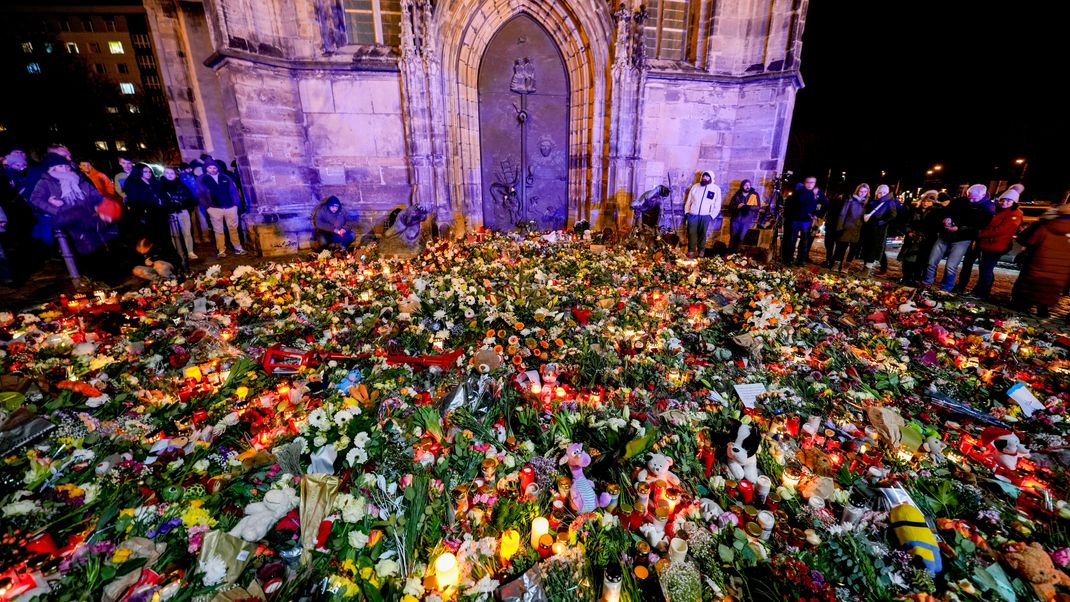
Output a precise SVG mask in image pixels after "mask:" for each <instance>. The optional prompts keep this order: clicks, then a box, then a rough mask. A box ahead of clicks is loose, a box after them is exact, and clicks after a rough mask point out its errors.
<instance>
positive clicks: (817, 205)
mask: <svg viewBox="0 0 1070 602" xmlns="http://www.w3.org/2000/svg"><path fill="white" fill-rule="evenodd" d="M827 205H828V199H826V198H825V193H823V192H821V190H820V189H819V188H818V187H817V178H815V177H813V176H810V177H808V178H806V179H805V180H803V187H802V188H801V189H799V190H796V191H795V194H793V195H791V196H790V197H788V198H787V200H786V201H785V202H784V242H783V244H782V245H781V249H780V258H781V260H782V261H783V262H784V265H791V264H792V261H793V260H794V259H795V257H796V245H798V259H797V260H796V264H797V265H800V266H802V265H806V264H807V263H808V262H809V261H810V226H812V225H813V223H814V219H815V218H816V217H817V216H818V215H820V214H821V213H822V212H823V211H824V209H825V207H826V206H827Z"/></svg>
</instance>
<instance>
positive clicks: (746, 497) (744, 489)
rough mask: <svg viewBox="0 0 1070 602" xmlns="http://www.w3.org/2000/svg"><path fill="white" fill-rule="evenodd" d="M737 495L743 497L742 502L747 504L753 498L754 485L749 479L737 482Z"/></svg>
mask: <svg viewBox="0 0 1070 602" xmlns="http://www.w3.org/2000/svg"><path fill="white" fill-rule="evenodd" d="M739 495H740V497H741V498H742V499H743V503H744V504H749V503H751V501H753V500H754V485H752V484H751V482H750V481H746V480H744V481H740V482H739Z"/></svg>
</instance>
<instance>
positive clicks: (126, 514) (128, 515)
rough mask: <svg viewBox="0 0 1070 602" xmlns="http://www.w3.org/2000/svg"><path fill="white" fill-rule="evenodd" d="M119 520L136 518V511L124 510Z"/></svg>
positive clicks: (121, 511)
mask: <svg viewBox="0 0 1070 602" xmlns="http://www.w3.org/2000/svg"><path fill="white" fill-rule="evenodd" d="M119 518H134V509H133V508H123V509H122V510H120V511H119Z"/></svg>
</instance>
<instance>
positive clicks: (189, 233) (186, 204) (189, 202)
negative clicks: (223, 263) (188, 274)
mask: <svg viewBox="0 0 1070 602" xmlns="http://www.w3.org/2000/svg"><path fill="white" fill-rule="evenodd" d="M160 195H161V196H162V197H163V199H164V202H165V204H166V206H167V210H168V211H169V212H170V214H171V216H173V217H174V218H175V219H177V220H178V229H179V232H180V234H181V236H182V242H183V243H184V244H185V245H186V256H187V257H189V258H190V259H197V258H198V257H197V254H196V253H194V252H193V229H192V222H191V220H190V212H191V211H196V210H197V207H198V204H197V198H196V197H194V196H193V192H192V191H190V189H189V187H188V186H186V183H185V182H183V181H182V179H181V178H180V177H179V176H178V171H176V170H175V168H173V167H165V168H164V170H163V177H162V178H160Z"/></svg>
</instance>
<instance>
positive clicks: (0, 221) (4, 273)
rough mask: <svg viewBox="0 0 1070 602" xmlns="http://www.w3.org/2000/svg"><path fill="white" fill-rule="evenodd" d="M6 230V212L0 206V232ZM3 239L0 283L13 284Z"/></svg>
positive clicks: (0, 253) (0, 250)
mask: <svg viewBox="0 0 1070 602" xmlns="http://www.w3.org/2000/svg"><path fill="white" fill-rule="evenodd" d="M6 232H7V214H6V213H4V208H3V207H0V234H4V233H6ZM2 243H3V241H2V240H0V285H3V286H9V285H11V284H14V280H12V272H11V264H10V263H8V261H7V254H6V253H4V245H3V244H2Z"/></svg>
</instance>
